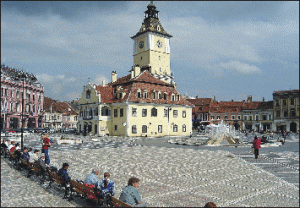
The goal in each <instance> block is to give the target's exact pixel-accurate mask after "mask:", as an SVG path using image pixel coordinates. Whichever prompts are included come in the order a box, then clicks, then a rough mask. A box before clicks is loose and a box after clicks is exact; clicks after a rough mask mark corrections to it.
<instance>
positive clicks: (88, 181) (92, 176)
mask: <svg viewBox="0 0 300 208" xmlns="http://www.w3.org/2000/svg"><path fill="white" fill-rule="evenodd" d="M98 174H99V169H97V168H93V170H92V173H91V174H89V175H88V176H87V177H86V178H85V183H86V184H87V185H91V184H92V185H94V187H98V184H99V181H98V179H97V175H98Z"/></svg>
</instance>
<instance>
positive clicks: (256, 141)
mask: <svg viewBox="0 0 300 208" xmlns="http://www.w3.org/2000/svg"><path fill="white" fill-rule="evenodd" d="M260 144H261V139H260V138H258V137H257V136H256V135H255V137H254V141H253V145H252V146H253V148H254V155H255V159H257V158H258V155H259V152H258V150H259V149H260V148H261V147H260Z"/></svg>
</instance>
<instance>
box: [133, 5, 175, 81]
mask: <svg viewBox="0 0 300 208" xmlns="http://www.w3.org/2000/svg"><path fill="white" fill-rule="evenodd" d="M158 12H159V11H157V10H156V6H155V5H154V4H153V1H151V3H150V4H149V5H148V6H147V11H145V19H144V22H143V23H142V26H141V28H140V30H139V32H138V33H137V34H136V35H134V36H133V37H131V39H133V41H134V44H133V64H134V65H139V66H140V67H150V69H149V71H150V72H151V73H152V74H153V75H155V76H156V77H158V78H160V79H162V80H164V81H166V82H171V81H172V80H173V78H172V76H171V69H170V38H171V37H172V36H171V35H170V34H168V33H167V32H166V31H165V29H164V28H163V26H162V25H161V23H160V21H159V19H158ZM172 82H173V81H172Z"/></svg>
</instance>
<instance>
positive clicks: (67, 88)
mask: <svg viewBox="0 0 300 208" xmlns="http://www.w3.org/2000/svg"><path fill="white" fill-rule="evenodd" d="M37 79H38V82H40V83H41V84H42V85H43V86H44V89H45V96H46V97H51V98H54V99H58V100H61V101H71V100H74V99H76V98H78V97H79V95H81V93H82V90H83V86H84V85H86V84H87V83H88V80H86V79H85V78H84V77H78V78H75V77H73V76H69V75H65V74H57V75H49V74H45V73H43V74H39V75H37ZM102 80H105V83H108V79H107V78H106V77H105V76H104V75H102V74H97V75H96V76H95V77H93V78H91V83H92V84H97V85H101V84H102Z"/></svg>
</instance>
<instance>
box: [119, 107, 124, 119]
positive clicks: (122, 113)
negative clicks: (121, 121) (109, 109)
mask: <svg viewBox="0 0 300 208" xmlns="http://www.w3.org/2000/svg"><path fill="white" fill-rule="evenodd" d="M123 116H124V108H121V109H120V117H123Z"/></svg>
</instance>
